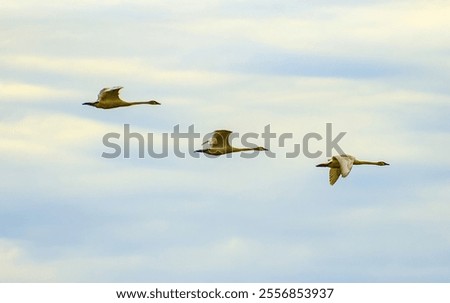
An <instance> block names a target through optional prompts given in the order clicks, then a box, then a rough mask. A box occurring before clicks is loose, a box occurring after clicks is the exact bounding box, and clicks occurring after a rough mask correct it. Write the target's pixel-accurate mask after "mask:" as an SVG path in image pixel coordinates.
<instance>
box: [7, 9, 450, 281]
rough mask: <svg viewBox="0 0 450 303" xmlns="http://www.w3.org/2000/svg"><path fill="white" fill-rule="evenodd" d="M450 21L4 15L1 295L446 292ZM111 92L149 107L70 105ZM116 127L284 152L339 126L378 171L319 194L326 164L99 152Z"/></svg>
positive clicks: (129, 12) (112, 12)
mask: <svg viewBox="0 0 450 303" xmlns="http://www.w3.org/2000/svg"><path fill="white" fill-rule="evenodd" d="M449 15H450V5H449V3H448V1H421V0H418V1H395V3H392V1H339V3H337V2H336V1H325V0H324V1H238V0H234V1H222V0H215V1H200V0H196V1H189V2H188V1H183V2H182V1H120V0H117V1H90V0H85V1H59V2H58V3H57V4H54V3H53V2H47V1H8V3H6V4H2V9H1V10H0V98H1V103H0V104H1V105H0V106H1V110H0V132H1V133H2V138H1V141H0V156H1V158H2V159H3V161H2V163H3V164H2V170H1V171H2V173H1V175H0V176H1V177H0V178H1V179H0V195H1V197H2V198H1V200H0V210H1V211H0V231H1V234H0V281H4V282H16V281H18V282H24V281H33V282H41V281H51V282H60V281H63V282H450V257H449V256H450V236H449V233H448V230H450V204H449V203H448V197H449V196H450V187H449V184H450V182H449V181H450V173H449V168H450V161H449V157H448V155H447V154H448V153H447V150H448V148H449V147H450V143H449V142H450V140H449V139H450V123H449V122H448V117H449V114H450V103H449V101H450V100H449V99H450V90H449V85H448V83H450V73H449V72H448V71H449V67H450V42H449V41H450V32H449V31H448V28H449V26H450V21H448V16H449ZM115 85H120V86H124V89H123V90H122V92H121V95H122V97H123V98H124V99H128V100H139V99H155V100H158V101H160V102H161V103H162V106H160V107H144V106H141V107H138V106H136V107H130V108H122V109H117V110H108V111H104V110H99V109H95V108H91V107H85V106H82V105H81V103H83V102H88V101H94V100H95V99H96V96H97V93H98V91H99V90H100V89H101V88H103V87H108V86H115ZM125 123H127V124H130V125H131V129H132V130H133V131H138V132H142V133H144V134H145V133H149V132H154V133H156V134H160V133H169V132H171V131H172V129H173V127H174V125H176V124H179V125H180V128H181V129H182V130H187V127H188V126H189V125H191V124H194V125H195V129H196V130H197V131H198V132H200V133H202V134H206V133H209V132H211V131H212V130H214V129H231V130H233V131H236V132H240V133H245V132H257V133H261V132H262V131H263V129H264V126H266V125H267V124H270V125H271V128H272V130H273V131H275V132H277V133H283V132H291V133H293V134H294V138H295V139H296V142H301V138H302V137H303V136H304V135H305V134H307V133H309V132H318V133H320V134H322V135H323V136H325V125H326V123H333V131H334V132H335V133H338V132H347V134H346V136H345V137H344V139H342V140H341V143H340V146H341V147H342V148H343V149H344V151H345V152H347V153H349V154H352V155H354V156H356V157H358V158H361V159H365V160H384V161H386V162H389V163H391V166H389V167H355V168H354V169H353V171H352V173H351V174H350V176H349V177H348V178H347V179H342V180H339V181H338V182H337V183H336V185H335V186H333V187H331V186H330V185H329V184H328V171H327V170H326V169H320V168H316V167H315V165H316V164H318V163H320V162H323V161H325V160H326V157H325V155H323V156H322V157H320V158H318V159H308V158H306V157H304V156H299V157H297V158H295V159H286V158H285V157H284V154H285V153H286V152H287V151H289V147H290V146H291V145H289V144H288V146H287V147H285V148H282V147H277V146H272V147H271V150H272V151H274V152H276V153H277V158H275V159H271V158H269V157H267V156H265V155H264V154H260V155H259V156H258V157H256V158H254V159H242V158H239V157H236V156H233V157H232V158H225V157H222V158H216V159H210V158H207V157H205V156H201V157H200V158H198V159H194V158H191V157H187V158H186V159H178V158H176V157H175V156H174V155H173V153H169V157H168V158H165V159H152V158H149V157H146V158H145V159H138V158H137V157H136V155H137V146H134V149H133V150H132V155H134V157H132V158H131V159H123V158H118V159H104V158H102V157H101V154H102V152H104V151H108V150H107V149H106V148H105V147H104V146H103V145H102V137H103V135H104V134H106V133H108V132H122V131H123V124H125ZM256 141H257V142H255V143H258V144H259V145H261V144H262V143H263V141H262V139H260V140H256ZM201 143H202V142H201V139H198V140H197V141H196V146H197V147H200V145H201ZM314 147H315V148H321V149H323V148H324V145H323V142H321V143H319V144H316V145H314ZM183 148H185V149H184V151H185V152H187V149H186V148H187V146H184V147H183Z"/></svg>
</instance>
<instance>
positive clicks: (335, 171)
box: [330, 168, 341, 185]
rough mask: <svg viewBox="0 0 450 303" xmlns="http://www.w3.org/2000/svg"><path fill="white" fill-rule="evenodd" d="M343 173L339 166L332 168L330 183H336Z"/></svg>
mask: <svg viewBox="0 0 450 303" xmlns="http://www.w3.org/2000/svg"><path fill="white" fill-rule="evenodd" d="M340 175H341V170H340V169H339V168H330V185H333V184H334V183H336V181H337V180H338V179H339V176H340Z"/></svg>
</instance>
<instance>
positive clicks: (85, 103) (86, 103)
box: [82, 102, 95, 106]
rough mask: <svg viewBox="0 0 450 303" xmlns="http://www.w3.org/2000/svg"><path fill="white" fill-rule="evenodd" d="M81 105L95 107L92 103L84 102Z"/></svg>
mask: <svg viewBox="0 0 450 303" xmlns="http://www.w3.org/2000/svg"><path fill="white" fill-rule="evenodd" d="M82 105H90V106H95V105H94V102H84V103H83V104H82Z"/></svg>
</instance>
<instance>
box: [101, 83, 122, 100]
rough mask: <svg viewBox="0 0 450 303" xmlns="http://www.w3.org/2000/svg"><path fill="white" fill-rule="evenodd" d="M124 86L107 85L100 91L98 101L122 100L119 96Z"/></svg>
mask: <svg viewBox="0 0 450 303" xmlns="http://www.w3.org/2000/svg"><path fill="white" fill-rule="evenodd" d="M122 88H123V87H122V86H114V87H109V88H108V87H105V88H104V89H102V90H101V91H100V92H99V93H98V99H97V101H99V102H101V101H106V100H120V98H119V90H121V89H122Z"/></svg>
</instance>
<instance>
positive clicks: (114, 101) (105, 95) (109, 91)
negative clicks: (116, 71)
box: [83, 86, 161, 109]
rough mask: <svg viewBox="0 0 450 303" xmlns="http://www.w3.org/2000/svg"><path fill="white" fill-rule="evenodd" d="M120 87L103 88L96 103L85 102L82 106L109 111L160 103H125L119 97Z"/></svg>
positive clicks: (153, 101) (152, 101) (151, 101)
mask: <svg viewBox="0 0 450 303" xmlns="http://www.w3.org/2000/svg"><path fill="white" fill-rule="evenodd" d="M122 88H123V87H122V86H114V87H110V88H108V87H105V88H104V89H102V90H101V91H100V92H99V93H98V98H97V101H96V102H85V103H83V105H90V106H94V107H97V108H103V109H109V108H115V107H122V106H130V105H137V104H150V105H160V104H161V103H159V102H156V101H155V100H150V101H141V102H125V101H123V100H122V99H120V97H119V90H121V89H122Z"/></svg>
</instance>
